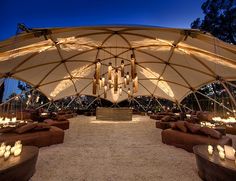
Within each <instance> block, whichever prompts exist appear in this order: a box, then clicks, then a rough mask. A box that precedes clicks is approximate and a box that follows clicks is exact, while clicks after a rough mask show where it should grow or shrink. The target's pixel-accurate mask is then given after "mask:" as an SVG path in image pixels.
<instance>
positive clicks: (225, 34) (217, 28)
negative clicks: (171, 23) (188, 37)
mask: <svg viewBox="0 0 236 181" xmlns="http://www.w3.org/2000/svg"><path fill="white" fill-rule="evenodd" d="M201 8H202V10H203V13H204V15H205V17H204V18H203V19H202V20H201V19H200V18H197V19H196V20H194V21H193V22H192V23H191V28H195V29H200V30H203V31H207V32H209V33H211V34H212V35H214V36H216V37H218V38H219V39H221V40H223V41H225V42H228V43H233V44H236V0H207V1H206V2H204V3H203V4H202V7H201Z"/></svg>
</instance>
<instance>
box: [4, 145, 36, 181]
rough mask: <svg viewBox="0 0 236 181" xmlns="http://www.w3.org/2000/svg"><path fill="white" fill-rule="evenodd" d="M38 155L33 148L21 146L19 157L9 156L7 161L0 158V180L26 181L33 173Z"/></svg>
mask: <svg viewBox="0 0 236 181" xmlns="http://www.w3.org/2000/svg"><path fill="white" fill-rule="evenodd" d="M38 153H39V149H38V148H37V147H35V146H23V149H22V153H21V155H20V156H18V157H14V156H13V155H11V156H10V157H9V159H8V160H4V158H0V180H1V181H28V180H29V179H30V178H31V177H32V176H33V174H34V172H35V165H36V162H37V158H38Z"/></svg>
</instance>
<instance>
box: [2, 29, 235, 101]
mask: <svg viewBox="0 0 236 181" xmlns="http://www.w3.org/2000/svg"><path fill="white" fill-rule="evenodd" d="M131 54H134V55H135V58H136V69H137V75H138V78H139V89H138V92H137V93H136V94H134V96H139V95H151V96H156V97H161V98H165V99H168V100H171V101H178V102H180V101H181V100H182V99H183V98H184V97H185V96H187V95H188V94H189V93H191V92H192V91H193V90H195V89H197V88H199V87H201V86H203V85H205V84H207V83H210V82H213V81H215V80H217V79H218V78H222V79H223V80H235V78H236V47H235V46H234V45H230V44H227V43H224V42H222V41H220V40H219V39H217V38H215V37H213V36H212V35H210V34H208V33H205V32H202V31H199V30H190V29H172V28H159V27H146V26H144V27H143V26H100V27H75V28H48V29H32V30H31V31H29V32H23V33H21V34H19V35H17V36H15V37H12V38H10V39H8V40H5V41H2V42H0V78H2V77H6V76H7V77H13V78H16V79H20V80H23V81H25V82H28V83H29V84H31V85H33V86H34V87H35V88H37V89H38V90H40V91H41V92H42V93H44V94H45V95H46V96H47V97H48V98H49V99H53V100H57V99H60V98H63V97H67V96H71V95H92V80H93V77H94V70H95V62H96V60H97V59H100V60H101V63H102V65H103V68H102V70H101V71H102V73H103V74H104V75H106V73H107V68H104V67H107V66H108V64H109V62H113V63H114V62H116V64H117V65H120V62H121V60H124V62H125V69H127V71H128V69H129V67H130V55H131ZM123 91H124V92H125V93H127V92H126V91H125V90H123ZM125 93H123V94H122V95H121V96H119V95H116V94H114V92H113V89H111V90H109V91H108V95H107V96H108V97H107V99H109V100H111V101H112V102H120V101H121V100H124V99H126V98H127V94H125ZM102 94H103V91H100V92H97V95H101V96H102Z"/></svg>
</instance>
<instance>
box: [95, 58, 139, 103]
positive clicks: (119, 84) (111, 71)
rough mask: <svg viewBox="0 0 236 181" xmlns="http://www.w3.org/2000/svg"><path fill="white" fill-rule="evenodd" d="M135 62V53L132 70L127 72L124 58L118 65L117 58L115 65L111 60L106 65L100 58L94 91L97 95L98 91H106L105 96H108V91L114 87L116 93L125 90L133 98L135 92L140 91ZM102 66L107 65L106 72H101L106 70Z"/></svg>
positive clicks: (96, 70) (96, 66) (131, 65)
mask: <svg viewBox="0 0 236 181" xmlns="http://www.w3.org/2000/svg"><path fill="white" fill-rule="evenodd" d="M135 64H136V60H135V56H134V54H131V58H130V66H129V67H130V70H129V71H127V72H125V63H124V60H121V61H120V64H119V65H118V66H117V60H115V64H114V65H113V64H112V63H111V62H109V64H108V65H105V64H103V63H102V61H101V60H100V59H97V60H96V63H95V74H94V78H93V90H92V93H93V94H94V95H96V94H97V92H99V91H104V93H103V94H104V98H107V91H108V90H110V89H113V91H114V94H119V95H122V92H123V91H124V92H126V93H127V95H128V98H131V97H132V95H133V94H134V93H137V92H138V76H137V73H136V65H135ZM102 66H104V67H107V72H106V73H102V72H101V70H104V69H103V67H102ZM126 67H128V66H126Z"/></svg>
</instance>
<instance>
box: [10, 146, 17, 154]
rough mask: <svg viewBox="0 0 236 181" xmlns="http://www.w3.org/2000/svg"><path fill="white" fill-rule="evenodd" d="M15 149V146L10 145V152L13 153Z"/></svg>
mask: <svg viewBox="0 0 236 181" xmlns="http://www.w3.org/2000/svg"><path fill="white" fill-rule="evenodd" d="M15 149H16V147H15V146H13V147H11V154H12V155H13V154H14V151H15Z"/></svg>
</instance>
